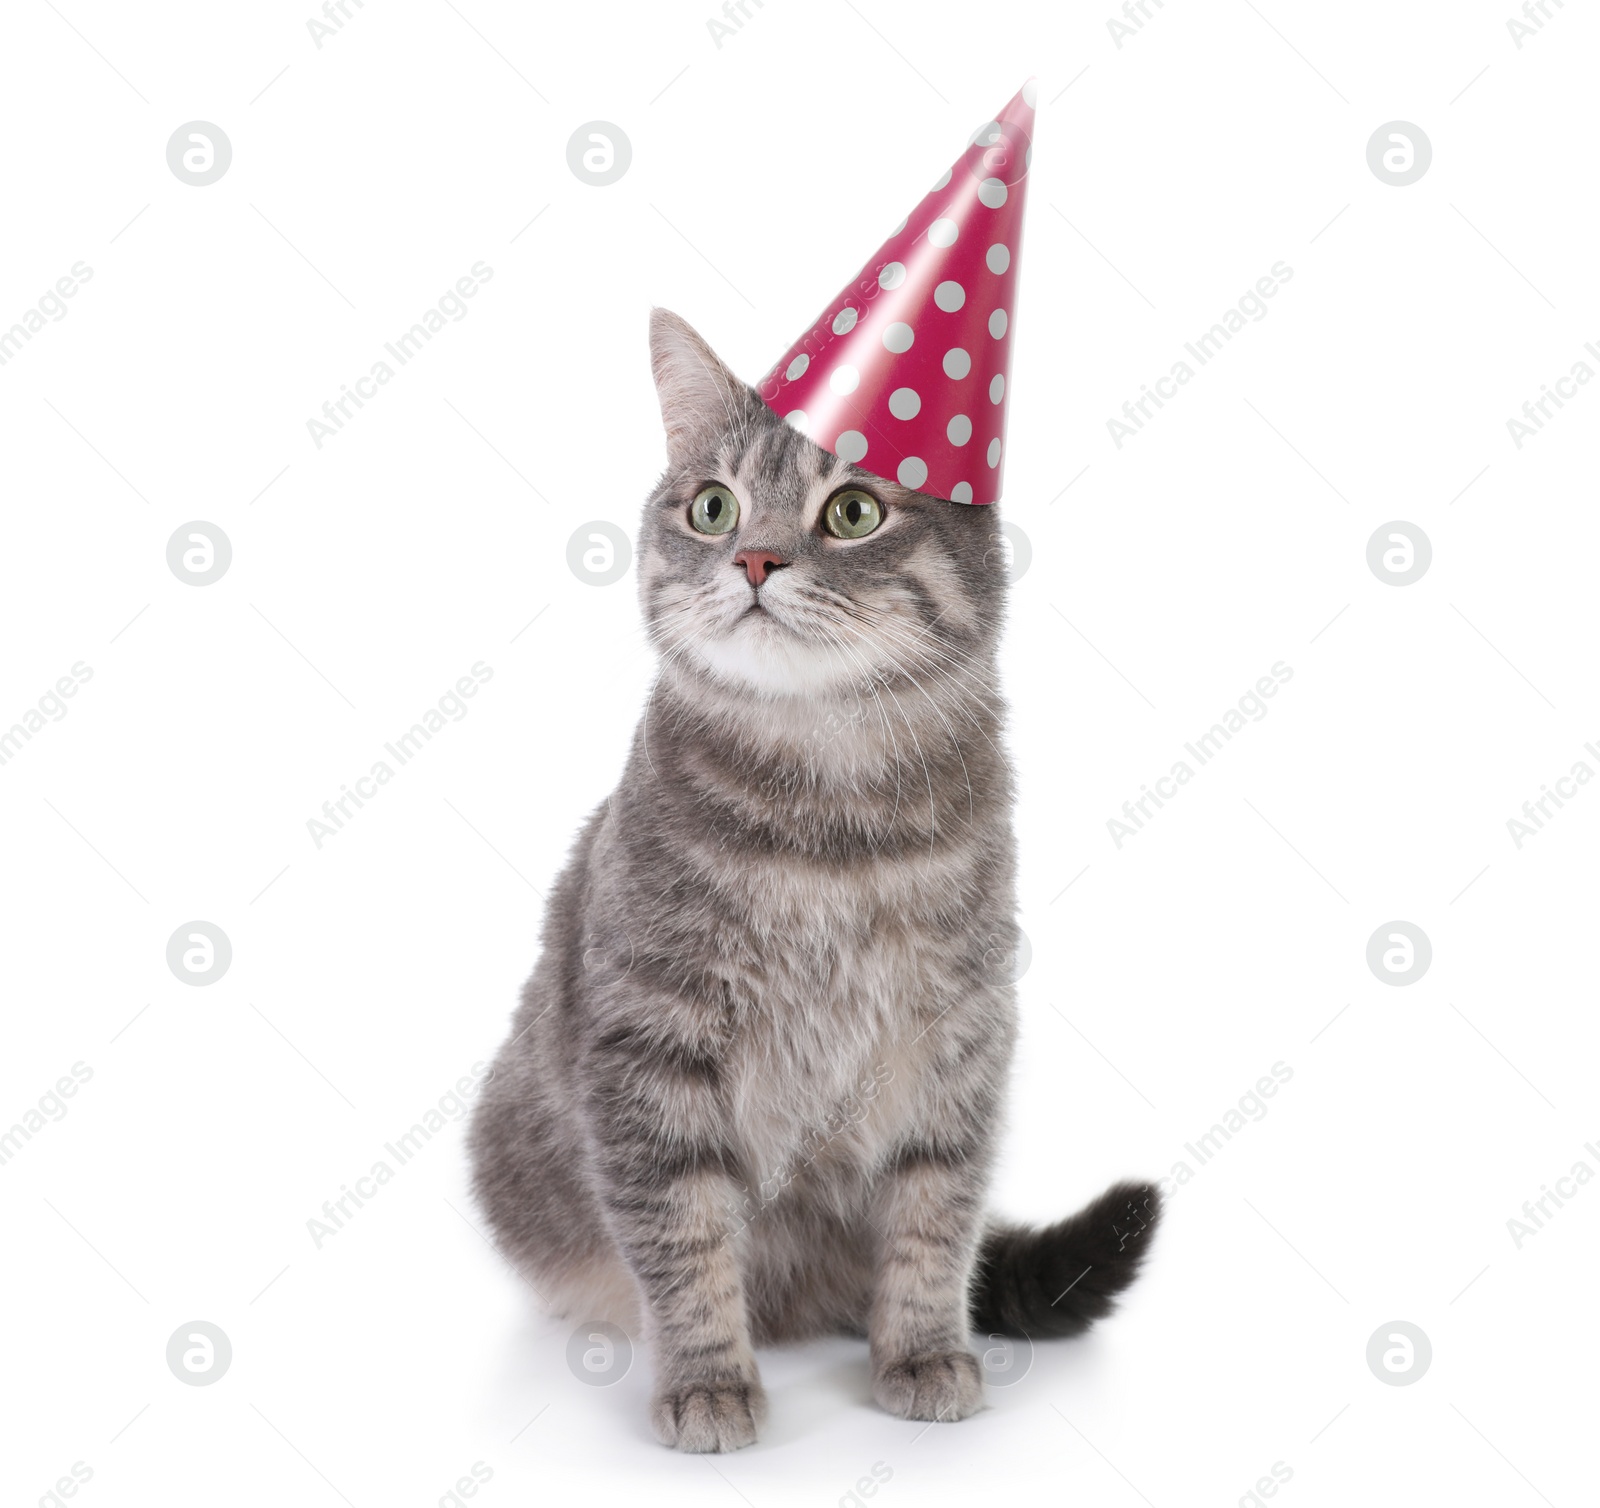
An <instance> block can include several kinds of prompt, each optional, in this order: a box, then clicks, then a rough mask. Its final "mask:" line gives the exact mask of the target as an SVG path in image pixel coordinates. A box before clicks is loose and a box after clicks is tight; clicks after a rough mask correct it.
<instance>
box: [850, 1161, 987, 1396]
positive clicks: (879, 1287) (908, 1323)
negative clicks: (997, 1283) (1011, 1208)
mask: <svg viewBox="0 0 1600 1508" xmlns="http://www.w3.org/2000/svg"><path fill="white" fill-rule="evenodd" d="M983 1185H984V1177H983V1174H982V1170H981V1169H980V1167H979V1166H978V1163H977V1160H976V1159H974V1158H971V1157H966V1156H962V1155H961V1154H960V1152H959V1151H958V1150H952V1149H950V1148H948V1147H944V1148H941V1147H939V1146H937V1145H936V1144H934V1143H932V1142H931V1141H920V1142H914V1143H910V1144H907V1145H905V1146H903V1147H902V1148H901V1150H900V1151H899V1153H898V1155H897V1156H896V1157H895V1159H894V1161H893V1162H892V1163H891V1165H890V1167H889V1170H888V1171H887V1172H886V1173H885V1175H884V1177H883V1181H882V1183H881V1184H880V1185H879V1188H878V1190H877V1195H876V1198H875V1200H874V1204H873V1210H872V1216H871V1218H872V1223H873V1225H874V1226H876V1228H877V1231H878V1235H879V1238H880V1240H879V1247H878V1263H877V1281H876V1287H875V1290H874V1293H873V1300H872V1309H871V1313H870V1316H869V1319H868V1335H869V1339H870V1342H871V1350H872V1396H873V1397H874V1398H876V1399H877V1400H878V1402H879V1403H880V1404H882V1405H883V1407H884V1408H886V1409H888V1410H889V1412H890V1413H891V1414H898V1415H899V1416H900V1417H901V1418H902V1419H933V1420H940V1421H949V1420H953V1419H965V1418H966V1417H967V1416H968V1415H969V1414H973V1413H976V1412H977V1411H978V1409H979V1408H981V1407H982V1405H983V1373H982V1371H981V1369H980V1368H979V1365H978V1359H977V1357H975V1356H974V1355H973V1354H972V1350H971V1348H970V1345H969V1343H968V1335H969V1327H970V1322H969V1319H968V1299H967V1289H968V1284H969V1281H970V1279H971V1275H972V1269H973V1265H974V1262H975V1261H976V1254H977V1245H978V1235H979V1227H980V1224H981V1218H982V1202H983Z"/></svg>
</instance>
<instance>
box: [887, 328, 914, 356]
mask: <svg viewBox="0 0 1600 1508" xmlns="http://www.w3.org/2000/svg"><path fill="white" fill-rule="evenodd" d="M916 338H917V337H916V334H915V333H914V332H913V330H912V328H911V326H910V325H908V324H905V323H903V322H902V321H900V320H896V321H895V322H894V323H893V324H892V325H886V326H885V327H884V331H883V348H884V350H886V351H893V352H894V353H895V355H896V356H898V355H899V354H900V353H901V352H902V351H909V350H910V349H911V342H912V341H914V340H915V339H916Z"/></svg>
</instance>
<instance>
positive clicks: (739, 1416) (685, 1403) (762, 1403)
mask: <svg viewBox="0 0 1600 1508" xmlns="http://www.w3.org/2000/svg"><path fill="white" fill-rule="evenodd" d="M766 1417H767V1395H766V1392H765V1390H764V1389H763V1388H762V1386H761V1383H760V1381H759V1380H758V1379H756V1378H754V1377H752V1378H750V1379H749V1380H748V1381H724V1380H718V1381H715V1382H680V1383H675V1384H672V1385H670V1386H667V1387H664V1388H661V1389H660V1390H658V1391H657V1393H656V1395H655V1397H654V1398H653V1399H652V1400H651V1403H650V1423H651V1426H652V1427H653V1428H654V1430H655V1432H656V1439H658V1440H659V1441H660V1442H661V1443H662V1444H663V1445H670V1446H672V1447H673V1448H674V1449H676V1450H684V1451H702V1452H703V1451H723V1450H738V1449H739V1448H740V1447H741V1446H744V1445H753V1444H754V1443H755V1439H756V1432H757V1430H758V1429H759V1428H760V1426H761V1424H762V1421H763V1420H765V1419H766Z"/></svg>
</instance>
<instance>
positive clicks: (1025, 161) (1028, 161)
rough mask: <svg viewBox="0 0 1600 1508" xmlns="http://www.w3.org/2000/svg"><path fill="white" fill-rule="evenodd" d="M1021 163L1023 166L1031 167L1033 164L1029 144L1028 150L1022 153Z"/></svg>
mask: <svg viewBox="0 0 1600 1508" xmlns="http://www.w3.org/2000/svg"><path fill="white" fill-rule="evenodd" d="M1022 165H1023V167H1025V168H1031V167H1032V166H1033V147H1032V146H1031V145H1030V146H1029V148H1028V150H1027V151H1026V152H1024V153H1023V154H1022Z"/></svg>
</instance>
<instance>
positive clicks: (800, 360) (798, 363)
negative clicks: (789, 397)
mask: <svg viewBox="0 0 1600 1508" xmlns="http://www.w3.org/2000/svg"><path fill="white" fill-rule="evenodd" d="M810 365H811V358H810V357H809V356H807V355H806V353H805V352H804V351H802V352H801V353H800V354H799V355H798V356H796V357H795V359H794V360H793V361H791V362H790V363H789V365H788V366H787V367H786V368H785V369H784V373H783V375H784V376H785V377H787V378H788V379H789V381H790V382H793V381H794V380H795V378H796V377H804V376H805V374H806V368H807V367H808V366H810Z"/></svg>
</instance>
